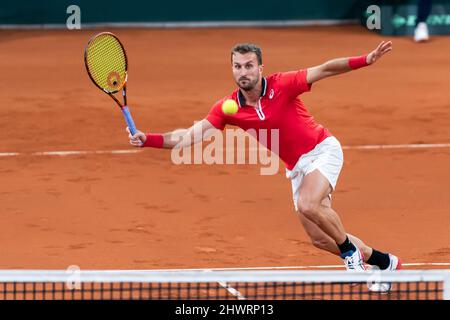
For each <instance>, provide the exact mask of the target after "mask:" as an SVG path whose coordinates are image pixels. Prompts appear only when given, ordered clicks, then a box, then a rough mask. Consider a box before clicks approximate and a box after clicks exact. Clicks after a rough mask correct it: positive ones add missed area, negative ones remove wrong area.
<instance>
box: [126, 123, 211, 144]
mask: <svg viewBox="0 0 450 320" xmlns="http://www.w3.org/2000/svg"><path fill="white" fill-rule="evenodd" d="M216 130H219V129H217V128H216V127H214V126H213V125H212V124H211V122H209V121H208V120H207V119H203V120H201V121H198V122H196V123H195V124H194V125H193V126H191V127H190V128H187V129H177V130H174V131H170V132H166V133H163V134H162V137H163V148H166V149H172V148H175V147H176V148H184V147H188V146H190V145H192V144H195V143H197V142H200V141H202V140H203V139H206V138H208V136H210V135H211V134H213V133H214V132H215V131H216ZM127 132H128V133H130V132H129V129H128V127H127ZM128 137H129V139H130V144H131V145H133V146H135V147H141V146H142V145H143V144H144V143H145V142H146V141H147V139H148V138H150V139H151V136H150V137H148V136H147V135H146V134H145V133H143V132H141V131H138V132H136V133H135V135H134V136H131V134H129V136H128Z"/></svg>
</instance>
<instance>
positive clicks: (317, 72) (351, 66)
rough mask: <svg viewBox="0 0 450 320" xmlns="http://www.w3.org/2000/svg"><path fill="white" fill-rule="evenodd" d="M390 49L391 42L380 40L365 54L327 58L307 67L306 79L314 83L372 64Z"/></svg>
mask: <svg viewBox="0 0 450 320" xmlns="http://www.w3.org/2000/svg"><path fill="white" fill-rule="evenodd" d="M391 50H392V42H391V41H388V42H385V41H382V42H381V43H380V44H379V45H378V47H377V48H376V49H375V50H373V51H372V52H370V53H369V54H367V55H362V56H359V57H347V58H338V59H333V60H329V61H327V62H325V63H323V64H321V65H319V66H315V67H311V68H308V73H307V76H306V80H307V82H308V83H310V84H311V83H314V82H316V81H319V80H322V79H324V78H327V77H331V76H335V75H338V74H341V73H345V72H348V71H351V70H355V69H359V68H361V67H365V66H368V65H371V64H373V63H374V62H375V61H377V60H378V59H379V58H381V57H382V56H383V55H384V54H385V53H387V52H389V51H391Z"/></svg>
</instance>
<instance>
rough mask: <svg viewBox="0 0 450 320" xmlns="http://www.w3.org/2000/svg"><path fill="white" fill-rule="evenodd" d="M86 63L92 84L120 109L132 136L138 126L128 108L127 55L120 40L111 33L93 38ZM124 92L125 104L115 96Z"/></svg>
mask: <svg viewBox="0 0 450 320" xmlns="http://www.w3.org/2000/svg"><path fill="white" fill-rule="evenodd" d="M84 63H85V65H86V70H87V73H88V74H89V77H90V78H91V80H92V82H94V84H95V85H96V86H97V87H98V88H99V89H100V90H102V91H103V92H105V93H107V94H108V95H109V96H110V97H111V98H112V99H113V100H114V101H115V102H116V103H117V105H118V106H119V107H120V109H121V110H122V113H123V115H124V117H125V121H126V122H127V125H128V128H129V129H130V132H131V134H132V135H134V134H135V133H136V126H135V124H134V121H133V118H132V117H131V113H130V110H129V108H128V106H127V90H126V85H127V78H128V75H127V67H128V61H127V55H126V53H125V48H124V47H123V45H122V43H121V42H120V41H119V39H118V38H117V37H116V36H115V35H114V34H112V33H110V32H102V33H99V34H97V35H95V36H94V37H92V38H91V39H90V40H89V42H88V44H87V45H86V48H85V50H84ZM120 90H122V96H123V103H121V102H120V101H119V100H118V99H117V98H116V97H115V96H114V94H115V93H117V92H119V91H120Z"/></svg>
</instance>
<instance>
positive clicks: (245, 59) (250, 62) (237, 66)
mask: <svg viewBox="0 0 450 320" xmlns="http://www.w3.org/2000/svg"><path fill="white" fill-rule="evenodd" d="M232 69H233V77H234V81H236V84H237V85H238V86H239V88H241V89H242V90H245V91H250V90H252V89H253V88H254V87H255V86H256V84H257V83H258V81H259V80H260V79H261V77H262V70H263V65H258V57H257V56H256V54H255V53H253V52H247V53H244V54H240V53H239V52H234V53H233V57H232Z"/></svg>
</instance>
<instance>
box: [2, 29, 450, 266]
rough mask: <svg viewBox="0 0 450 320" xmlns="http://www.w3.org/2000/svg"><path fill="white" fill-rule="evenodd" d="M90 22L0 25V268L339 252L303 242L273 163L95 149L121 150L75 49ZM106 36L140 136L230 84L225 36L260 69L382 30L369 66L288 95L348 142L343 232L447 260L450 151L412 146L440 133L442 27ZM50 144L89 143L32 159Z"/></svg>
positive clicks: (327, 52)
mask: <svg viewBox="0 0 450 320" xmlns="http://www.w3.org/2000/svg"><path fill="white" fill-rule="evenodd" d="M100 31H105V30H103V29H101V30H100V29H97V30H88V29H86V30H82V31H67V30H55V31H50V30H46V31H4V30H3V31H0V57H1V59H0V69H1V70H2V76H1V77H0V83H1V86H2V88H3V92H2V94H1V95H0V101H1V104H2V106H3V108H1V109H0V126H1V128H2V129H1V130H0V153H1V156H0V177H1V181H2V183H1V185H0V203H1V206H0V223H1V224H2V226H3V230H2V232H1V234H0V243H1V255H0V265H1V269H66V268H67V267H68V266H70V265H78V266H80V268H82V269H169V268H177V269H178V268H240V267H286V266H321V265H336V264H341V260H340V259H339V258H337V257H334V256H332V255H329V254H324V253H322V252H321V251H319V250H318V249H316V248H314V247H313V246H312V245H311V244H310V242H309V239H308V237H307V236H306V234H305V232H304V231H303V229H302V227H301V224H300V223H299V222H298V220H297V217H296V215H295V213H294V209H293V204H292V197H291V186H290V181H289V180H287V179H286V178H285V175H284V166H283V165H281V167H280V170H279V173H278V174H277V175H273V176H261V175H260V174H259V169H260V166H258V165H206V164H203V165H174V164H172V162H171V158H170V151H169V150H157V149H142V150H141V151H140V152H138V153H125V154H111V153H109V152H111V151H113V150H127V149H128V150H135V149H133V147H132V146H130V145H129V143H128V137H127V134H126V133H125V131H124V130H125V124H124V121H123V117H122V115H121V114H120V111H119V109H118V108H117V106H116V105H115V104H114V102H113V101H112V100H111V99H110V98H109V97H107V95H105V94H102V93H101V92H100V91H99V90H98V89H97V88H95V87H94V85H93V84H92V83H91V81H90V79H89V78H88V76H87V74H86V70H85V67H84V61H83V50H84V46H85V44H86V42H87V41H88V39H89V38H90V37H91V36H92V35H94V34H95V33H97V32H100ZM109 31H112V32H114V33H116V34H117V35H118V36H119V38H120V39H121V40H122V42H123V43H124V45H125V47H126V49H127V54H128V59H129V82H128V99H129V105H130V109H131V111H132V113H133V116H134V118H135V121H136V124H137V126H138V128H139V129H141V130H143V131H152V132H166V131H172V130H174V129H176V128H186V127H190V126H191V125H192V124H193V122H194V121H195V120H200V119H202V118H203V117H205V116H206V114H207V113H208V111H209V109H210V108H211V106H212V104H213V103H214V102H215V101H217V100H218V99H220V98H222V97H223V96H225V95H227V94H228V93H229V92H231V91H232V90H234V89H235V84H234V82H233V79H232V76H231V68H230V59H229V50H230V48H231V47H232V46H233V45H234V44H235V43H237V42H244V41H245V42H246V41H252V42H256V43H258V44H260V45H261V46H262V48H263V59H264V64H265V66H266V67H265V74H270V73H273V72H278V71H288V70H295V69H301V68H307V67H310V66H313V65H317V64H320V63H322V62H324V61H326V60H328V59H332V58H335V57H342V56H352V55H359V54H363V53H366V52H369V51H370V50H372V49H373V48H375V47H376V45H378V43H379V42H380V41H381V40H392V41H393V44H394V50H393V51H392V52H391V53H389V54H388V55H387V56H385V57H383V59H381V60H380V61H379V62H377V63H376V64H375V65H374V66H371V67H368V68H364V69H361V70H358V71H356V72H353V73H351V74H345V75H342V76H339V77H334V78H330V79H327V80H324V81H321V82H319V83H317V84H315V85H314V86H313V89H312V91H311V92H310V93H306V94H304V95H302V97H301V98H302V100H303V101H304V102H305V104H306V106H307V107H308V108H309V110H310V111H311V113H312V114H313V115H314V116H315V118H316V119H317V120H318V122H320V123H322V124H323V125H325V126H326V127H327V128H329V129H330V131H331V132H332V133H333V134H334V135H335V136H336V137H337V138H338V139H339V140H340V141H341V143H342V145H343V146H345V147H350V148H346V149H345V150H344V155H345V164H344V168H343V171H342V174H341V178H340V181H339V182H338V186H337V190H336V192H335V194H334V200H333V201H334V207H335V209H336V211H337V212H338V213H339V214H340V215H341V217H342V219H343V221H344V224H345V226H346V228H347V231H348V232H351V233H353V234H355V235H357V236H359V237H361V238H362V239H364V240H365V241H366V243H367V244H369V245H371V246H374V247H375V248H379V249H381V250H386V251H389V252H393V253H395V254H396V255H398V256H400V257H401V258H402V259H403V262H404V263H406V264H408V263H446V262H450V244H449V243H450V238H449V234H450V233H449V231H450V230H449V224H448V208H449V207H450V197H449V196H448V193H447V192H448V189H449V181H450V166H449V165H448V164H449V163H450V147H449V146H429V147H425V148H414V146H412V144H438V143H444V144H445V143H449V142H450V141H449V136H450V129H449V126H448V123H449V122H450V111H449V107H450V102H449V101H450V91H449V90H448V75H449V74H450V65H449V64H448V52H450V38H448V37H433V39H432V41H430V42H429V43H426V44H416V43H414V42H413V41H412V40H411V39H410V38H409V37H392V38H389V37H380V36H379V35H377V34H375V33H370V32H368V31H367V30H365V29H364V28H363V27H359V26H342V27H306V28H290V29H276V28H274V29H271V28H266V29H168V30H163V29H160V30H154V29H110V30H109ZM397 144H402V145H405V146H402V147H396V148H386V149H380V148H375V149H359V148H354V147H355V146H370V145H397ZM50 151H88V152H87V153H84V154H83V153H81V154H80V153H79V154H74V155H66V156H60V155H37V154H36V153H38V152H50ZM97 151H105V152H106V153H104V154H98V153H95V152H97ZM7 153H17V154H7ZM427 268H430V266H428V267H427Z"/></svg>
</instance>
